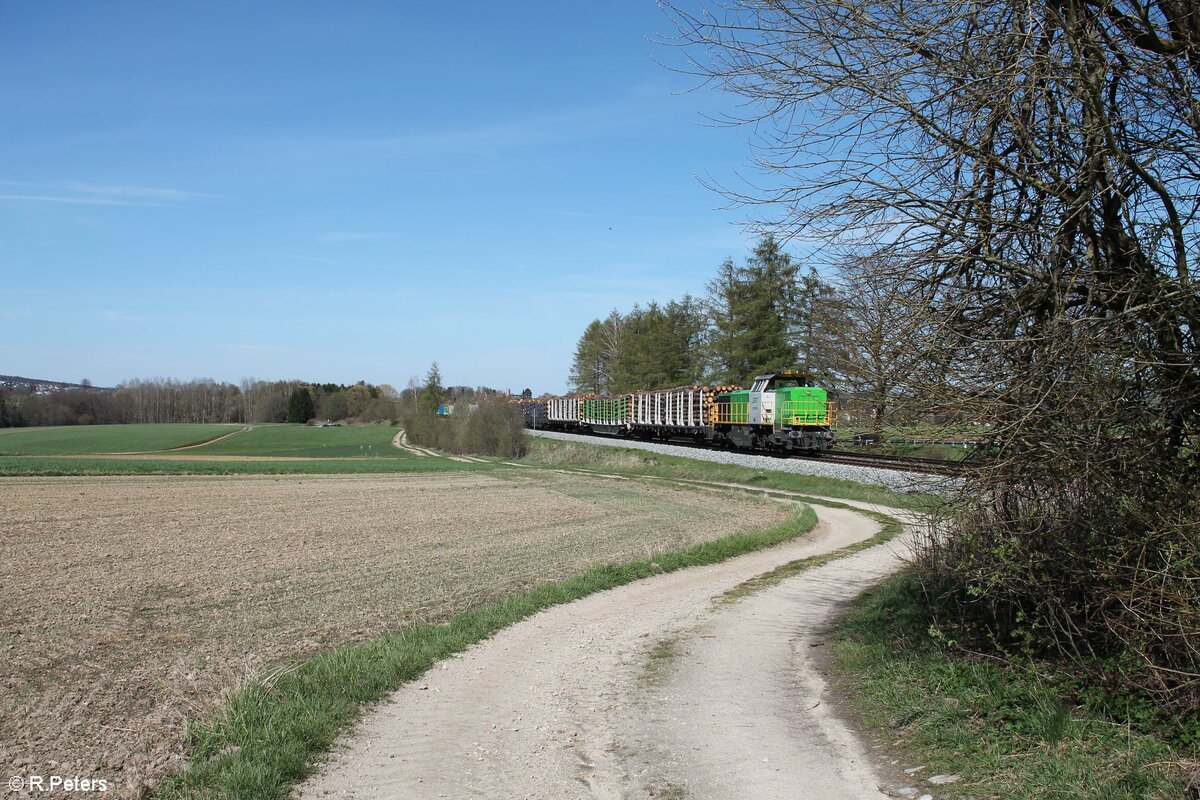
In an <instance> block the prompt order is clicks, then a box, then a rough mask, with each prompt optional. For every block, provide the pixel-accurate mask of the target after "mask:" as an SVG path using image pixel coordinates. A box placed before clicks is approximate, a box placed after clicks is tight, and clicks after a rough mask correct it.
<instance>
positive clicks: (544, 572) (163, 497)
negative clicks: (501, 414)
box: [0, 470, 787, 796]
mask: <svg viewBox="0 0 1200 800" xmlns="http://www.w3.org/2000/svg"><path fill="white" fill-rule="evenodd" d="M786 514H787V511H786V510H784V509H782V508H780V507H778V506H776V505H773V504H769V503H767V502H765V501H759V500H755V499H750V498H745V497H735V496H729V495H714V494H710V493H704V492H693V491H687V490H680V489H671V488H662V487H650V486H642V485H638V484H635V483H633V482H629V481H610V480H603V479H594V478H586V477H581V476H578V475H562V474H558V473H553V472H542V471H536V472H535V471H532V470H521V471H517V470H513V471H512V472H511V473H509V472H499V473H489V474H487V475H479V474H469V473H465V474H439V475H436V476H430V475H388V476H373V475H372V476H354V475H330V476H286V477H258V476H254V477H250V476H247V477H220V478H203V477H152V478H140V477H139V478H119V477H118V478H28V479H4V480H2V481H0V764H5V765H11V771H10V772H9V773H7V774H46V775H49V774H59V775H80V776H84V777H93V778H105V779H107V780H108V781H109V785H110V786H111V787H113V788H114V789H115V790H116V794H118V795H119V796H128V795H131V794H136V793H137V792H138V791H140V789H141V787H143V786H149V785H152V783H153V781H154V779H155V778H156V777H157V776H159V775H161V774H162V772H163V771H165V770H167V769H169V768H171V767H172V766H173V765H174V764H176V763H177V762H178V760H179V759H180V758H181V753H180V740H179V735H180V733H181V732H182V730H183V727H184V725H185V724H186V721H187V720H189V719H191V718H194V717H196V716H197V715H203V714H206V713H209V712H211V711H212V710H213V709H214V708H215V706H216V705H218V704H219V703H220V701H221V697H222V692H223V691H225V690H228V689H229V688H231V687H235V686H237V685H238V684H239V683H240V682H242V681H245V680H246V679H247V678H249V677H252V676H255V675H261V674H263V672H264V671H265V670H270V669H274V668H277V667H278V666H279V665H281V664H285V663H287V662H288V660H290V659H294V658H296V657H302V656H304V655H307V654H311V653H313V652H315V651H317V650H318V649H321V648H324V647H330V646H333V645H336V644H341V643H345V642H350V641H358V640H362V639H365V638H367V637H369V636H371V635H373V634H376V633H378V632H381V631H384V630H388V629H395V628H397V627H400V626H403V625H404V624H406V623H408V622H411V621H414V620H436V619H443V618H446V617H448V616H449V615H451V614H452V613H454V612H456V611H458V610H461V609H463V608H466V607H468V606H472V605H477V604H480V603H484V602H487V601H489V600H492V599H495V598H498V597H500V596H503V595H505V594H508V593H511V592H514V591H516V590H519V589H522V588H526V587H528V586H530V585H533V584H536V583H540V582H544V581H548V580H553V579H557V578H562V577H565V576H567V575H569V574H572V573H575V572H577V571H579V570H582V569H584V568H586V567H587V566H589V565H592V564H596V563H600V562H604V561H616V560H627V559H630V558H636V557H640V556H645V555H648V554H650V553H653V552H656V551H661V550H667V549H677V548H681V547H685V546H687V545H689V544H692V543H695V542H698V541H701V540H704V539H708V538H716V537H718V536H722V535H725V534H728V533H732V532H737V531H744V530H751V529H760V528H763V527H766V526H769V525H773V524H777V523H779V522H781V521H783V520H784V519H785V517H786Z"/></svg>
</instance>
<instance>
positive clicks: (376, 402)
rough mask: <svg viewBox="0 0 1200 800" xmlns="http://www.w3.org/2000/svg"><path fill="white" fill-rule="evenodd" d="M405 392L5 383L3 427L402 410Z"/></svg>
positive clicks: (357, 387)
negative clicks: (18, 386)
mask: <svg viewBox="0 0 1200 800" xmlns="http://www.w3.org/2000/svg"><path fill="white" fill-rule="evenodd" d="M399 401H400V394H399V393H398V392H397V391H396V390H395V389H393V388H392V387H391V386H388V385H387V384H383V385H380V386H375V385H371V384H368V383H366V382H363V381H360V382H359V383H356V384H353V385H349V386H347V385H344V384H337V383H306V382H303V381H295V380H290V381H258V380H254V379H252V378H251V379H247V380H244V381H242V383H241V385H240V386H239V385H236V384H232V383H219V382H216V381H212V380H206V379H201V380H192V381H180V380H176V379H173V378H156V379H153V380H140V379H139V380H132V381H127V382H125V383H122V384H120V385H119V386H117V387H116V388H115V389H95V388H88V387H80V388H77V389H68V390H65V391H58V392H52V393H49V394H33V393H29V392H21V391H12V390H4V391H0V427H30V426H40V425H101V424H120V423H150V422H186V423H219V422H232V423H265V422H308V421H309V420H312V419H322V420H330V421H337V420H348V419H352V420H357V421H362V422H380V421H388V420H394V419H397V418H398V417H399Z"/></svg>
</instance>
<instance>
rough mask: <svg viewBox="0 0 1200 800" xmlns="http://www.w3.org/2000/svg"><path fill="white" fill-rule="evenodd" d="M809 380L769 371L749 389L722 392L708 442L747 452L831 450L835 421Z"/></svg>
mask: <svg viewBox="0 0 1200 800" xmlns="http://www.w3.org/2000/svg"><path fill="white" fill-rule="evenodd" d="M834 412H835V409H834V407H833V404H832V403H831V402H830V401H829V395H828V393H827V392H826V391H825V390H824V389H822V388H821V387H820V386H817V384H816V382H815V381H814V380H813V377H812V376H811V375H808V374H806V373H802V372H769V373H767V374H766V375H759V376H758V377H756V378H755V379H754V383H753V384H751V386H750V388H749V389H742V390H739V391H732V392H722V393H721V394H718V395H717V398H716V403H714V404H713V407H712V412H711V414H712V416H711V418H710V420H711V424H712V439H713V441H714V443H717V444H725V443H727V444H731V445H733V446H735V447H741V448H747V449H751V450H757V449H766V450H800V451H807V452H820V451H822V450H828V449H829V448H831V447H832V446H833V442H834V439H835V438H836V435H837V434H836V431H837V420H836V415H835V413H834Z"/></svg>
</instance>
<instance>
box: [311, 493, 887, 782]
mask: <svg viewBox="0 0 1200 800" xmlns="http://www.w3.org/2000/svg"><path fill="white" fill-rule="evenodd" d="M863 507H870V506H866V505H865V504H864V505H863ZM815 510H816V511H817V514H818V516H819V518H820V522H819V524H818V525H817V527H816V528H815V529H814V530H813V532H812V533H811V534H810V535H809V536H807V537H805V538H803V539H802V540H799V541H796V542H792V543H788V544H785V545H781V546H779V547H776V548H772V549H770V550H766V551H761V552H756V553H751V554H748V555H746V556H742V557H739V558H736V559H732V560H730V561H726V562H724V563H721V564H717V565H714V566H710V567H702V568H693V569H688V570H682V571H679V572H674V573H668V574H664V575H660V576H657V577H655V578H650V579H647V580H644V581H639V582H637V583H634V584H630V585H628V586H624V587H620V588H617V589H613V590H611V591H607V592H602V593H599V594H595V595H592V596H589V597H587V598H584V599H582V600H579V601H576V602H574V603H570V604H567V605H562V606H557V607H555V608H552V609H549V610H547V611H544V612H542V613H540V614H538V615H536V616H534V617H531V618H530V619H528V620H526V621H524V622H522V623H519V624H517V625H514V626H512V627H510V628H507V629H505V630H503V631H501V632H500V633H499V634H497V635H496V636H495V637H493V638H492V639H490V640H488V641H485V642H482V643H480V644H479V645H476V646H475V647H473V648H471V649H469V650H468V651H466V652H464V653H463V654H461V655H460V656H458V657H455V658H452V659H450V660H448V661H446V662H444V663H442V664H441V665H439V666H437V667H435V668H434V669H432V670H431V671H430V672H429V673H427V674H426V675H425V676H423V677H422V678H420V679H418V680H417V681H415V682H413V683H410V684H408V685H406V686H404V687H402V688H401V689H400V690H399V691H397V692H396V693H394V694H393V695H392V697H391V698H390V699H389V700H388V701H387V702H385V703H384V704H381V705H380V706H378V707H376V708H375V709H373V710H371V711H369V712H368V713H367V715H366V716H365V717H364V719H363V721H362V722H361V723H360V724H359V726H358V727H357V728H356V729H355V730H354V731H353V732H352V733H351V734H350V735H349V736H348V737H346V738H345V739H343V741H342V742H341V743H340V745H339V746H338V747H336V748H335V753H334V755H333V756H332V757H331V759H330V761H329V762H327V763H326V764H325V765H323V767H322V768H321V769H320V771H319V772H318V774H316V775H314V776H313V777H312V778H310V780H309V781H308V782H307V783H306V784H304V785H303V786H301V787H299V789H298V790H297V791H296V793H295V796H297V797H299V798H303V799H304V800H315V799H316V798H382V797H404V798H443V797H445V798H464V797H488V798H501V797H503V798H630V797H632V798H662V797H671V798H742V797H754V798H766V799H769V798H784V797H806V798H837V799H838V800H853V799H855V798H883V797H886V796H887V795H885V794H883V793H882V792H881V790H880V788H879V786H880V784H881V783H882V781H881V780H880V779H879V778H878V776H877V775H876V774H875V772H874V771H873V769H872V767H871V765H870V762H869V760H868V758H867V756H866V750H865V748H864V746H863V744H862V743H861V742H860V741H859V740H858V739H857V738H856V737H855V735H854V734H852V733H851V731H850V730H849V729H848V728H847V726H846V725H845V724H844V723H843V722H842V721H841V720H840V719H839V718H838V716H837V715H836V713H835V710H834V709H833V708H832V707H831V706H832V702H831V701H830V702H827V699H828V698H827V693H826V687H825V681H824V679H823V678H822V676H821V674H820V672H819V671H818V669H817V668H816V666H815V663H814V660H813V656H812V652H811V651H812V650H813V649H814V648H815V647H817V646H819V645H820V644H821V643H822V641H823V636H824V634H825V631H826V629H827V628H828V626H829V625H830V623H831V620H832V619H833V618H834V617H835V616H836V613H837V611H838V609H839V608H840V607H841V606H842V605H844V604H845V603H846V602H847V601H849V600H850V599H851V598H853V597H854V596H856V595H857V594H858V593H860V592H861V591H862V590H863V589H864V588H866V587H867V586H869V585H870V584H872V583H874V582H876V581H878V580H879V579H881V578H882V577H884V576H885V575H887V574H888V573H889V572H891V571H892V570H894V569H896V568H897V567H898V566H899V563H900V552H901V551H902V550H903V544H901V543H900V542H898V541H897V542H892V543H889V544H885V545H880V546H877V547H874V548H870V549H868V550H865V551H862V552H860V553H858V554H855V555H852V556H849V557H847V558H843V559H840V560H837V561H834V562H831V563H829V564H826V565H824V566H822V567H818V568H814V569H811V570H808V571H806V572H803V573H800V574H799V575H797V576H794V577H792V578H789V579H787V580H785V581H783V582H781V583H779V584H777V585H775V586H772V587H769V588H766V589H763V590H760V591H758V592H756V593H754V594H752V595H750V596H748V597H744V598H742V599H740V600H737V601H734V602H720V598H721V596H722V595H723V593H725V592H726V591H728V590H729V589H731V588H733V587H735V586H737V585H738V584H740V583H742V582H744V581H746V580H748V579H750V578H752V577H755V576H757V575H760V574H762V573H764V572H767V571H769V570H771V569H773V568H774V567H776V566H779V565H781V564H784V563H786V562H789V561H792V560H795V559H799V558H805V557H807V556H812V555H815V554H818V553H824V552H828V551H830V550H834V549H837V548H840V547H844V546H846V545H848V544H851V543H854V542H858V541H862V540H864V539H866V538H869V537H871V536H873V535H874V534H875V533H876V532H877V531H878V529H879V526H878V523H877V522H875V521H874V520H871V519H869V518H867V517H865V516H863V515H860V514H858V513H855V512H854V511H850V510H844V509H834V508H825V507H821V506H816V507H815Z"/></svg>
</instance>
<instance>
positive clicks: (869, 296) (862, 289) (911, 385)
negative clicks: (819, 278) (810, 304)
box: [814, 259, 941, 441]
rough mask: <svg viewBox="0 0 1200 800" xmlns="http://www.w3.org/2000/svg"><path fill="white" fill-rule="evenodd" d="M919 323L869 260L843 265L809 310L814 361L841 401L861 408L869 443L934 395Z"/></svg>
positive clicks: (919, 314) (934, 379)
mask: <svg viewBox="0 0 1200 800" xmlns="http://www.w3.org/2000/svg"><path fill="white" fill-rule="evenodd" d="M926 321H927V316H926V314H925V309H924V308H923V307H921V306H917V305H914V304H913V303H912V298H911V297H910V296H909V295H908V294H907V293H905V292H904V291H903V288H902V287H901V286H900V285H899V284H898V283H897V282H896V281H895V280H893V279H892V276H891V275H890V274H889V272H888V270H887V267H886V265H885V264H881V263H879V262H877V261H875V260H872V259H867V260H865V261H860V262H858V263H856V264H853V265H845V266H844V267H843V271H842V280H841V282H840V283H839V285H838V286H836V287H834V288H833V290H832V291H831V292H830V293H828V294H827V295H826V296H825V297H823V298H822V299H821V301H820V302H819V303H816V304H815V306H814V324H815V325H816V326H817V328H818V330H819V331H820V333H821V335H820V337H818V338H817V340H816V343H815V345H814V348H815V352H814V356H815V358H814V361H815V362H816V363H817V364H819V365H820V368H821V371H822V372H824V373H827V377H828V379H829V381H830V382H831V383H832V385H833V386H834V387H836V388H837V389H838V390H839V393H840V395H841V396H842V397H843V398H844V399H845V400H846V401H849V403H850V404H852V405H853V406H855V407H858V408H864V409H866V411H867V413H868V414H869V419H870V424H871V431H872V433H873V435H874V437H875V440H876V441H883V429H884V425H885V424H887V423H888V422H890V421H891V419H892V418H893V417H894V416H896V415H897V414H898V413H900V412H904V411H907V412H910V414H911V412H913V411H914V410H915V409H919V408H921V407H922V406H928V405H929V402H928V401H929V400H930V399H931V398H933V397H937V396H938V392H936V391H934V390H933V387H939V386H940V383H941V381H940V374H939V371H938V366H937V361H936V359H934V358H933V357H932V355H931V354H930V353H929V352H928V340H927V333H928V331H927V330H926Z"/></svg>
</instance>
